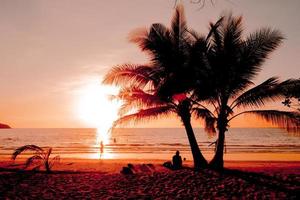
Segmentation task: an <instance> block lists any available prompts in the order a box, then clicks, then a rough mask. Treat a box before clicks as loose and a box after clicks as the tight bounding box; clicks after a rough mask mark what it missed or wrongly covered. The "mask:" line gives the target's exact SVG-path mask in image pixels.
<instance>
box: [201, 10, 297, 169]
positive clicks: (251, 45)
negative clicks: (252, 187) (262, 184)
mask: <svg viewBox="0 0 300 200" xmlns="http://www.w3.org/2000/svg"><path fill="white" fill-rule="evenodd" d="M242 33H243V28H242V18H241V17H233V16H232V15H227V16H225V17H222V18H220V20H219V21H218V22H217V23H216V24H211V30H210V33H209V35H208V38H209V39H208V40H209V41H208V43H207V49H206V55H205V56H206V61H207V65H206V66H208V69H209V70H206V73H207V76H208V77H210V78H206V79H203V78H202V77H201V78H199V79H200V80H205V81H206V82H205V83H203V84H202V85H205V86H206V87H207V88H209V90H203V89H201V87H199V88H195V94H197V95H198V97H199V98H198V100H197V101H198V102H206V103H207V104H206V105H207V107H209V108H212V109H211V110H212V111H211V112H208V111H207V112H206V115H205V116H201V115H200V117H203V118H205V119H208V122H209V123H206V124H205V126H207V127H208V128H207V130H209V131H211V132H216V131H217V132H218V139H217V141H216V145H217V146H216V152H215V155H214V157H213V159H212V160H211V162H210V166H211V167H212V168H214V169H223V165H224V161H223V153H224V141H225V133H226V131H227V129H228V127H229V123H230V121H231V120H233V119H235V118H236V117H238V116H240V115H243V114H253V115H257V116H259V117H261V118H262V119H264V120H266V121H268V122H272V123H273V124H275V125H278V126H279V127H282V128H286V129H287V130H288V131H299V114H297V113H295V112H290V111H280V110H259V109H258V108H260V107H263V106H264V105H265V103H267V102H273V101H275V100H280V99H281V98H282V97H284V91H286V89H287V88H292V87H293V86H294V85H295V84H299V81H300V79H289V80H286V81H283V82H280V81H279V80H278V78H276V77H272V78H269V79H268V80H266V81H264V82H263V83H261V84H259V85H257V86H254V87H252V88H251V89H249V88H250V86H252V85H253V82H252V81H253V80H254V78H255V77H256V75H257V74H258V72H260V71H261V68H262V64H263V63H264V61H265V60H266V59H267V58H268V56H269V54H270V53H271V52H272V51H274V50H275V49H276V48H277V47H278V46H279V45H280V43H281V42H282V40H283V36H282V34H281V33H280V32H279V31H277V30H272V29H270V28H263V29H260V30H258V31H256V32H255V33H252V34H250V35H249V36H248V37H247V38H245V39H244V38H243V37H242ZM201 59H202V60H203V58H201ZM202 87H203V86H202ZM203 91H204V92H205V93H207V94H206V95H205V96H206V98H203ZM208 105H209V106H208ZM243 109H244V110H243ZM236 111H239V112H238V113H236ZM297 117H298V119H297Z"/></svg>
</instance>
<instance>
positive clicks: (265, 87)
mask: <svg viewBox="0 0 300 200" xmlns="http://www.w3.org/2000/svg"><path fill="white" fill-rule="evenodd" d="M278 85H279V80H278V78H276V77H272V78H269V79H268V80H266V81H264V82H263V83H261V84H259V85H257V86H256V87H254V88H251V89H250V90H248V91H246V92H244V93H243V94H241V95H240V96H239V97H237V98H236V100H235V101H234V102H233V107H240V106H244V107H247V106H255V107H259V106H263V105H264V104H265V102H266V101H270V100H271V101H274V100H276V99H277V98H279V97H280V95H281V93H280V91H279V90H278V87H276V86H278Z"/></svg>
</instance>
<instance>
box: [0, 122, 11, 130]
mask: <svg viewBox="0 0 300 200" xmlns="http://www.w3.org/2000/svg"><path fill="white" fill-rule="evenodd" d="M5 128H11V127H10V126H9V125H7V124H1V123H0V129H5Z"/></svg>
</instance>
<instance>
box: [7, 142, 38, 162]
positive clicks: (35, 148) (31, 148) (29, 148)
mask: <svg viewBox="0 0 300 200" xmlns="http://www.w3.org/2000/svg"><path fill="white" fill-rule="evenodd" d="M24 151H36V152H37V153H43V149H42V148H41V147H39V146H36V145H24V146H21V147H19V148H17V149H16V150H15V151H14V153H13V154H12V157H11V159H12V160H15V159H16V158H17V156H18V155H20V154H21V153H22V152H24Z"/></svg>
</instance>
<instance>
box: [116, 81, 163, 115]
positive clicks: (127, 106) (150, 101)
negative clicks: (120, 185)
mask: <svg viewBox="0 0 300 200" xmlns="http://www.w3.org/2000/svg"><path fill="white" fill-rule="evenodd" d="M150 92H151V91H150ZM117 96H118V97H117V98H118V99H120V100H122V102H123V104H122V106H121V107H120V109H119V115H124V114H126V113H128V112H130V111H132V110H135V109H145V108H148V107H156V106H162V105H166V102H165V101H162V100H161V99H160V98H159V97H158V96H157V95H155V94H153V93H148V91H144V90H141V89H139V88H136V87H129V88H122V89H121V90H120V92H119V94H118V95H117Z"/></svg>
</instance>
